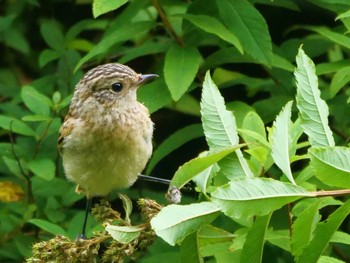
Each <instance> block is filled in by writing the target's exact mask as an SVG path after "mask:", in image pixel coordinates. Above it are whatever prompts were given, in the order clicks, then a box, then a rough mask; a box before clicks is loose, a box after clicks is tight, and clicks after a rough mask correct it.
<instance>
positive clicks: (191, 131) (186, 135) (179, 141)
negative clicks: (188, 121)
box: [146, 124, 203, 174]
mask: <svg viewBox="0 0 350 263" xmlns="http://www.w3.org/2000/svg"><path fill="white" fill-rule="evenodd" d="M201 136H203V128H202V125H200V124H193V125H189V126H186V127H184V128H182V129H179V130H177V131H176V132H174V133H173V134H172V135H170V136H169V137H168V138H167V139H166V140H164V141H163V142H162V143H161V144H160V145H159V146H158V147H157V148H156V150H155V151H154V152H153V155H152V158H151V160H150V161H149V163H148V166H147V170H146V174H150V172H151V171H152V170H153V168H154V167H155V166H156V165H157V163H158V162H159V161H160V160H162V159H163V158H164V157H165V156H167V155H168V154H170V153H171V152H173V151H174V150H176V149H178V148H180V147H181V146H182V145H184V144H185V143H187V142H189V141H191V140H193V139H196V138H199V137H201Z"/></svg>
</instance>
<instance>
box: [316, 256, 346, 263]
mask: <svg viewBox="0 0 350 263" xmlns="http://www.w3.org/2000/svg"><path fill="white" fill-rule="evenodd" d="M317 263H345V261H342V260H339V259H337V258H332V257H328V256H321V257H320V258H319V259H318V260H317Z"/></svg>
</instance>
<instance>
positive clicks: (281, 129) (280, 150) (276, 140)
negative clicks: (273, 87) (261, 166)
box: [270, 101, 295, 184]
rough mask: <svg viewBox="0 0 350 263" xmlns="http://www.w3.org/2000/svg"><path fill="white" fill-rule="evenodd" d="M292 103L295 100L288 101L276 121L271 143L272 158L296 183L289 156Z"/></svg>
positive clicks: (290, 179) (272, 130)
mask: <svg viewBox="0 0 350 263" xmlns="http://www.w3.org/2000/svg"><path fill="white" fill-rule="evenodd" d="M292 105H293V101H290V102H288V103H287V104H286V106H285V107H284V108H283V109H282V111H281V112H280V114H279V115H278V116H277V118H276V120H275V121H274V123H273V127H272V129H271V134H270V143H271V149H272V152H271V154H272V158H273V160H274V161H275V163H276V165H277V166H278V167H279V168H280V169H281V170H282V172H283V173H284V174H285V175H286V176H287V178H288V179H289V181H291V182H292V183H293V184H295V181H294V178H293V175H292V170H291V168H290V156H289V149H290V148H291V145H292V138H291V134H290V130H291V120H290V118H291V114H292Z"/></svg>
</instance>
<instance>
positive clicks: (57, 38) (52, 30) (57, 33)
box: [40, 20, 64, 51]
mask: <svg viewBox="0 0 350 263" xmlns="http://www.w3.org/2000/svg"><path fill="white" fill-rule="evenodd" d="M40 32H41V35H42V36H43V38H44V40H45V42H46V44H47V45H48V46H49V47H50V48H52V49H53V50H57V51H62V50H63V48H64V36H63V34H62V31H61V29H60V28H59V26H58V24H57V22H55V21H53V20H44V21H43V22H42V23H41V25H40Z"/></svg>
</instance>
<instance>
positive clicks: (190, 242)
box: [180, 232, 203, 263]
mask: <svg viewBox="0 0 350 263" xmlns="http://www.w3.org/2000/svg"><path fill="white" fill-rule="evenodd" d="M180 253H181V263H202V262H203V260H202V258H201V256H200V255H199V247H198V238H197V233H196V232H194V233H192V234H191V235H188V236H187V237H185V238H184V240H183V241H182V242H181V245H180Z"/></svg>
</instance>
